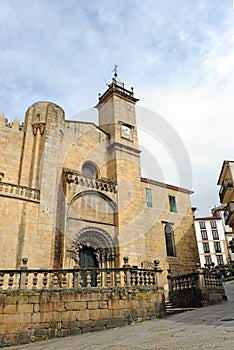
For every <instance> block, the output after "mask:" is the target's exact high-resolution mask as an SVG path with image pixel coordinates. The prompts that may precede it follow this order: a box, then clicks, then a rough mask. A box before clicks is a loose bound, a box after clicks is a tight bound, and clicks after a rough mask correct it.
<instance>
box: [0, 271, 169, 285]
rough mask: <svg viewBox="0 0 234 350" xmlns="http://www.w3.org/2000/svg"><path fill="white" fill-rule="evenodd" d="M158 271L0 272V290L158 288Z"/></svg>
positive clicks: (159, 272)
mask: <svg viewBox="0 0 234 350" xmlns="http://www.w3.org/2000/svg"><path fill="white" fill-rule="evenodd" d="M161 272H162V270H161V269H155V270H151V269H140V268H139V269H136V268H131V267H122V268H108V269H107V268H106V269H105V268H102V269H98V268H92V269H79V268H76V267H75V268H73V269H48V270H44V269H37V270H31V269H27V268H22V269H20V270H0V290H18V289H26V290H35V289H36V290H40V289H65V288H76V289H79V288H105V287H137V288H138V287H144V288H145V287H147V288H155V289H157V288H160V287H161V285H159V284H160V278H158V274H161Z"/></svg>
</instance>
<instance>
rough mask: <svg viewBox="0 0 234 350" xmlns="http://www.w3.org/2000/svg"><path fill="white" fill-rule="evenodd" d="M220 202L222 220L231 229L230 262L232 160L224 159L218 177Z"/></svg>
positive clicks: (233, 255)
mask: <svg viewBox="0 0 234 350" xmlns="http://www.w3.org/2000/svg"><path fill="white" fill-rule="evenodd" d="M218 185H220V186H221V187H220V191H219V198H220V202H221V203H222V204H224V205H225V212H224V221H225V225H228V226H229V227H230V228H231V229H232V239H231V238H230V239H229V246H230V247H231V249H230V255H231V262H232V263H233V262H234V242H233V234H234V161H230V160H225V161H224V162H223V165H222V169H221V172H220V175H219V179H218Z"/></svg>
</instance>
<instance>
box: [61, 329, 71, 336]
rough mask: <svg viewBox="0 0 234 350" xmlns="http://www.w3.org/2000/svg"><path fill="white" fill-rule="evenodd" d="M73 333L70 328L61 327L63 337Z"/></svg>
mask: <svg viewBox="0 0 234 350" xmlns="http://www.w3.org/2000/svg"><path fill="white" fill-rule="evenodd" d="M69 335H71V331H70V329H61V337H68V336H69Z"/></svg>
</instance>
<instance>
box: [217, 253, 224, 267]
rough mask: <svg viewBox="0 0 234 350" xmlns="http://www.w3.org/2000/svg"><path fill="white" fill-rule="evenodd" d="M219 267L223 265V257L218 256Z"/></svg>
mask: <svg viewBox="0 0 234 350" xmlns="http://www.w3.org/2000/svg"><path fill="white" fill-rule="evenodd" d="M216 258H217V263H218V265H223V256H222V255H216Z"/></svg>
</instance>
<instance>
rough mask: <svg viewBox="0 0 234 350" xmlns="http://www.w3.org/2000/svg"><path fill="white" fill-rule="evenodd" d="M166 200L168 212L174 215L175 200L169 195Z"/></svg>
mask: <svg viewBox="0 0 234 350" xmlns="http://www.w3.org/2000/svg"><path fill="white" fill-rule="evenodd" d="M168 198H169V206H170V211H171V212H172V213H176V212H177V210H176V199H175V197H174V196H171V195H169V196H168Z"/></svg>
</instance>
